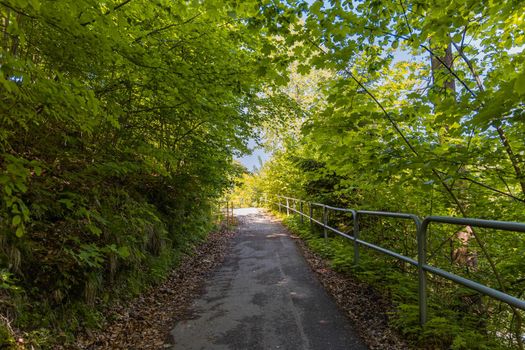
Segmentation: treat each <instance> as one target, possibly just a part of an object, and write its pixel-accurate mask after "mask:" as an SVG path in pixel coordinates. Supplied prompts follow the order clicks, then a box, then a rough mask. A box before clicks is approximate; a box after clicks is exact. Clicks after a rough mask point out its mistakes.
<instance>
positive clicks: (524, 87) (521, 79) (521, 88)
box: [514, 71, 525, 95]
mask: <svg viewBox="0 0 525 350" xmlns="http://www.w3.org/2000/svg"><path fill="white" fill-rule="evenodd" d="M514 91H515V92H516V93H517V94H518V95H525V71H523V72H522V73H521V74H519V75H518V76H517V77H516V80H515V81H514Z"/></svg>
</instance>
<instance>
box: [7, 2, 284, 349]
mask: <svg viewBox="0 0 525 350" xmlns="http://www.w3.org/2000/svg"><path fill="white" fill-rule="evenodd" d="M261 17H264V14H262V13H260V12H259V8H258V2H255V1H245V2H242V4H241V3H238V2H230V1H227V2H223V1H206V2H183V1H165V0H159V1H153V2H149V1H117V0H111V1H106V2H103V3H101V2H99V1H94V0H80V1H74V2H71V1H65V0H59V1H54V0H53V1H50V0H30V1H21V0H7V1H3V2H1V4H0V24H1V26H0V28H1V29H0V30H1V31H2V33H1V34H2V35H1V37H2V40H1V43H0V271H1V275H0V278H1V279H0V300H1V301H2V304H1V305H2V306H1V310H0V312H1V313H2V315H10V318H12V322H13V324H14V325H15V326H16V327H17V328H19V329H22V330H23V331H25V334H26V338H27V339H26V340H27V341H30V340H29V338H31V337H33V338H34V339H35V340H34V342H35V346H40V347H46V346H52V343H53V342H54V341H55V342H62V341H69V340H71V339H72V332H74V331H76V330H77V329H80V328H82V327H85V326H88V327H95V326H99V325H100V324H101V323H102V322H103V319H104V317H103V315H102V314H100V311H99V310H100V308H102V307H103V306H104V305H107V304H109V303H111V302H112V301H114V300H113V299H115V296H116V297H117V298H120V297H129V296H133V295H136V294H137V293H139V292H141V291H142V290H144V288H145V287H146V286H147V285H149V284H151V283H154V282H157V281H159V280H160V279H162V278H163V277H164V276H165V275H166V273H167V272H168V271H169V270H170V269H171V268H172V266H173V265H174V264H175V263H176V262H177V261H178V259H179V257H180V255H181V254H184V253H188V252H189V251H190V250H191V247H193V246H194V245H195V244H196V243H197V242H199V241H200V240H202V239H204V238H205V236H206V234H207V232H209V230H210V229H211V228H212V208H214V207H215V202H216V201H217V200H218V199H219V198H221V196H222V195H223V193H224V192H225V191H226V190H227V189H228V188H229V187H230V186H231V185H232V179H233V177H234V176H235V175H236V174H238V173H239V165H238V164H236V163H235V162H234V161H233V157H234V155H240V154H242V153H244V152H246V151H247V146H246V144H247V142H248V140H249V138H250V137H255V136H256V133H255V129H256V127H257V126H259V125H262V124H264V123H271V122H272V120H273V121H275V122H278V119H279V118H280V117H279V116H278V115H276V114H271V113H269V112H268V111H271V110H272V109H273V107H274V106H281V105H284V106H286V103H287V101H286V98H284V99H283V98H282V96H271V95H264V93H263V91H270V90H275V87H276V86H277V85H279V84H282V83H284V82H285V80H286V79H283V77H284V76H285V71H286V70H287V67H288V64H287V61H289V58H288V57H287V55H283V54H280V53H278V52H277V49H278V46H283V44H280V43H279V42H277V41H276V39H275V38H274V36H273V35H271V33H270V30H269V29H268V28H263V27H262V26H261V24H262V22H260V20H261ZM258 20H259V22H258ZM262 106H264V107H262ZM31 332H33V333H31ZM46 332H47V333H46ZM57 332H58V333H60V334H65V335H62V336H61V338H60V339H59V338H58V337H57V335H56V333H57ZM30 334H34V336H31V335H30ZM38 339H40V340H41V344H37V343H38V341H39V340H38ZM54 339H55V340H54Z"/></svg>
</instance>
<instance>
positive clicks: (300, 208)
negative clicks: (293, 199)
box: [299, 201, 304, 224]
mask: <svg viewBox="0 0 525 350" xmlns="http://www.w3.org/2000/svg"><path fill="white" fill-rule="evenodd" d="M299 212H300V213H301V215H300V216H301V224H304V216H303V201H300V202H299Z"/></svg>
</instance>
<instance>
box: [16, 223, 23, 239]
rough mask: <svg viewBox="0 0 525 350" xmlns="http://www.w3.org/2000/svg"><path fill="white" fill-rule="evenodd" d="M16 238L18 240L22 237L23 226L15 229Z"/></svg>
mask: <svg viewBox="0 0 525 350" xmlns="http://www.w3.org/2000/svg"><path fill="white" fill-rule="evenodd" d="M15 234H16V236H17V237H18V238H20V237H22V236H23V235H24V226H23V225H19V226H18V227H17V228H16V233H15Z"/></svg>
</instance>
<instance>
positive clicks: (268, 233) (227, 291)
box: [172, 208, 367, 350]
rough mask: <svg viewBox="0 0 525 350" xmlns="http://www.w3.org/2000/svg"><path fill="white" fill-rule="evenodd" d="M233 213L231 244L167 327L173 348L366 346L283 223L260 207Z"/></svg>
mask: <svg viewBox="0 0 525 350" xmlns="http://www.w3.org/2000/svg"><path fill="white" fill-rule="evenodd" d="M235 215H236V217H237V218H238V219H239V222H240V224H239V227H238V231H239V232H238V234H237V235H236V236H235V238H234V239H233V245H232V248H231V250H230V252H229V253H228V255H227V256H226V258H225V261H224V263H223V264H222V265H221V266H220V267H219V268H218V269H217V270H216V271H215V272H214V273H213V274H212V276H211V277H210V278H209V279H208V281H207V283H206V286H205V289H204V293H203V294H202V295H201V296H200V297H199V298H198V299H197V300H196V301H195V302H194V303H193V305H192V307H191V312H190V315H191V316H189V317H187V319H185V320H181V321H179V322H178V323H177V324H176V326H175V328H174V329H173V331H172V335H173V341H174V344H175V347H174V349H206V350H208V349H250V350H251V349H254V350H256V349H264V350H266V349H301V350H302V349H305V350H306V349H312V350H317V349H322V350H332V349H333V350H338V349H359V350H361V349H367V347H366V346H365V345H364V343H363V342H362V341H361V339H359V337H358V336H357V335H356V332H355V331H354V329H353V327H352V324H351V322H350V321H349V320H348V319H347V318H346V316H345V315H344V314H343V313H342V312H341V311H340V310H339V309H338V308H337V306H336V305H335V303H334V302H333V300H332V299H331V298H330V296H329V295H328V294H327V293H326V291H325V290H324V289H323V287H322V286H321V284H320V283H319V282H318V281H317V279H316V277H315V275H314V274H313V272H312V271H311V270H310V268H309V267H308V265H307V263H306V261H305V260H304V258H303V256H302V255H301V253H300V252H299V251H298V249H297V247H296V245H295V243H294V242H293V238H291V237H290V235H289V234H288V233H287V232H286V230H285V229H284V228H283V226H282V225H281V224H280V223H278V222H277V221H275V220H273V219H272V218H271V217H269V216H267V215H265V214H264V213H263V211H262V210H260V209H255V208H247V209H236V210H235Z"/></svg>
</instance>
